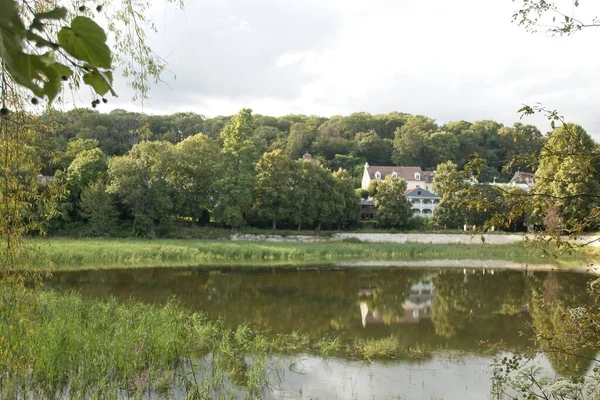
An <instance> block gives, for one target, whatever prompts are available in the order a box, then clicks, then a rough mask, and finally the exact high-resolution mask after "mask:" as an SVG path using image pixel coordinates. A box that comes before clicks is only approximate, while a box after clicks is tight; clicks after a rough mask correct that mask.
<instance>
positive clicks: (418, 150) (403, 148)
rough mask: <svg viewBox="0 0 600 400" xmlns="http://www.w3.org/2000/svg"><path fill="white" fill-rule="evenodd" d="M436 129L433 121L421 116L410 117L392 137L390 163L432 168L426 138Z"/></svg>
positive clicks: (431, 156) (430, 152) (431, 155)
mask: <svg viewBox="0 0 600 400" xmlns="http://www.w3.org/2000/svg"><path fill="white" fill-rule="evenodd" d="M437 129H438V127H437V125H436V124H435V121H433V120H432V119H430V118H427V117H424V116H422V115H416V116H410V117H409V118H407V120H406V123H405V124H404V125H402V127H401V128H398V129H397V130H396V134H395V137H394V153H393V154H392V161H394V162H395V163H396V164H397V165H416V166H423V167H427V166H432V165H435V164H433V156H434V155H433V152H432V150H431V149H430V148H429V147H428V146H427V142H428V138H429V136H430V135H431V134H432V133H433V132H436V131H437Z"/></svg>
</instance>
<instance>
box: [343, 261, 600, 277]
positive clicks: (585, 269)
mask: <svg viewBox="0 0 600 400" xmlns="http://www.w3.org/2000/svg"><path fill="white" fill-rule="evenodd" d="M334 265H335V266H336V267H339V268H367V267H372V268H389V267H398V268H443V269H446V268H447V269H460V268H468V269H474V268H477V269H479V268H483V269H489V270H492V271H493V270H512V271H534V272H575V273H579V274H587V275H595V276H600V266H599V265H589V266H573V267H566V266H562V267H561V266H559V265H555V264H530V263H518V262H513V261H505V260H475V259H463V260H456V259H446V260H442V259H438V260H421V261H358V262H340V263H335V264H334Z"/></svg>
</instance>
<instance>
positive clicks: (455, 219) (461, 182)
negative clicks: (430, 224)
mask: <svg viewBox="0 0 600 400" xmlns="http://www.w3.org/2000/svg"><path fill="white" fill-rule="evenodd" d="M433 190H434V191H435V193H436V194H437V195H438V196H440V197H441V198H442V199H441V201H440V203H439V204H438V206H437V207H436V208H435V211H434V213H433V221H434V222H435V223H436V224H437V225H438V226H441V227H446V228H458V227H459V226H461V225H462V224H464V223H465V219H466V206H465V204H464V203H465V199H466V197H467V192H468V190H469V184H468V183H466V182H465V177H464V174H463V173H462V172H461V171H459V170H458V167H457V165H456V164H455V163H453V162H452V161H446V162H444V163H441V164H439V165H438V166H437V169H436V173H435V179H434V181H433Z"/></svg>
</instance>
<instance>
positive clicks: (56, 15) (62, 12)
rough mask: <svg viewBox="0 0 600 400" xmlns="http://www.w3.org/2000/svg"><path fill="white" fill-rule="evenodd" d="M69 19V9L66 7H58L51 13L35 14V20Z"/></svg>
mask: <svg viewBox="0 0 600 400" xmlns="http://www.w3.org/2000/svg"><path fill="white" fill-rule="evenodd" d="M66 17H67V9H66V8H64V7H56V8H53V9H52V10H50V11H46V12H41V13H38V14H35V16H34V19H37V20H42V19H65V18H66Z"/></svg>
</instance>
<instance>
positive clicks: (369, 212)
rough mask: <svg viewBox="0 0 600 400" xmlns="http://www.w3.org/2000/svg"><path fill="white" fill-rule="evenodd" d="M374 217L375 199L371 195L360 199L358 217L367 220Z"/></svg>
mask: <svg viewBox="0 0 600 400" xmlns="http://www.w3.org/2000/svg"><path fill="white" fill-rule="evenodd" d="M373 218H375V200H373V198H372V197H369V198H368V199H360V219H362V220H369V219H373Z"/></svg>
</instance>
